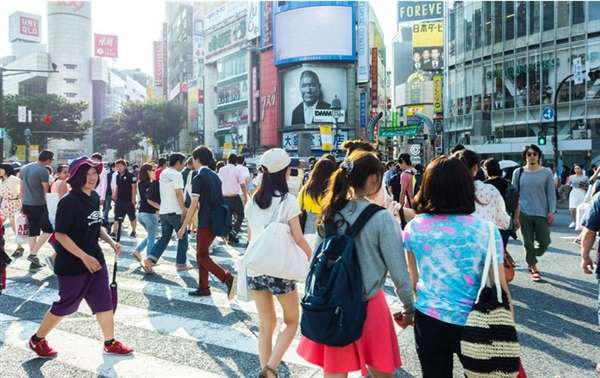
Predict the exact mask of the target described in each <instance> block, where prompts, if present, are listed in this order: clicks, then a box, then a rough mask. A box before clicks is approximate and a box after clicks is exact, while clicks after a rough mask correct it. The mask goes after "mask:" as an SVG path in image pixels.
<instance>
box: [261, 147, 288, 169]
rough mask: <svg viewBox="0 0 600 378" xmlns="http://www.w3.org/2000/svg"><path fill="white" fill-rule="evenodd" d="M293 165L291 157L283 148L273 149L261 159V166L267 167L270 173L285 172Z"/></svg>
mask: <svg viewBox="0 0 600 378" xmlns="http://www.w3.org/2000/svg"><path fill="white" fill-rule="evenodd" d="M290 163H291V159H290V155H288V153H287V152H285V150H283V149H281V148H272V149H270V150H268V151H267V152H265V153H264V154H263V155H262V156H261V157H260V165H262V166H263V167H265V168H266V169H267V170H268V171H269V173H275V172H279V171H282V170H284V169H285V168H287V167H288V166H289V165H290Z"/></svg>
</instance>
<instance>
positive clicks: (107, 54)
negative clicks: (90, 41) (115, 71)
mask: <svg viewBox="0 0 600 378" xmlns="http://www.w3.org/2000/svg"><path fill="white" fill-rule="evenodd" d="M94 55H95V56H98V57H101V58H118V57H119V37H118V36H116V35H107V34H94Z"/></svg>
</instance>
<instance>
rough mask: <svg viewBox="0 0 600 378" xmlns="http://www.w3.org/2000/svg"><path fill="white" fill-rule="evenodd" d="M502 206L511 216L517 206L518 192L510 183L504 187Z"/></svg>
mask: <svg viewBox="0 0 600 378" xmlns="http://www.w3.org/2000/svg"><path fill="white" fill-rule="evenodd" d="M504 204H505V205H506V211H507V212H508V213H509V214H510V215H512V214H514V213H515V211H516V210H517V207H518V206H519V190H518V189H517V188H516V187H515V186H514V185H513V184H511V183H508V185H507V186H506V191H505V192H504Z"/></svg>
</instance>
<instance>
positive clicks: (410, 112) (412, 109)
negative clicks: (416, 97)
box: [406, 105, 425, 117]
mask: <svg viewBox="0 0 600 378" xmlns="http://www.w3.org/2000/svg"><path fill="white" fill-rule="evenodd" d="M424 110H425V106H424V105H410V106H407V107H406V116H407V117H414V115H415V114H416V113H417V112H422V111H424Z"/></svg>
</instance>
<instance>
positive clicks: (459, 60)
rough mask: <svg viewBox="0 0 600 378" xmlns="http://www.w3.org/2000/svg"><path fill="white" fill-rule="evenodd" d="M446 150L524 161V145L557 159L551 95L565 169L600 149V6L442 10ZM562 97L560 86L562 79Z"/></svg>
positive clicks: (457, 6) (468, 5) (487, 5)
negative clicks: (541, 139)
mask: <svg viewBox="0 0 600 378" xmlns="http://www.w3.org/2000/svg"><path fill="white" fill-rule="evenodd" d="M446 25H447V30H448V33H446V46H447V49H446V50H447V53H446V59H447V67H446V70H445V77H446V80H447V84H448V85H446V87H445V88H446V89H445V112H444V118H445V124H444V138H445V143H444V144H445V146H446V149H448V148H449V147H451V146H453V145H456V144H458V143H461V144H464V145H467V146H468V147H469V148H472V149H474V150H475V151H478V152H480V153H482V154H483V155H493V156H496V157H498V158H502V159H513V160H519V159H520V152H521V150H522V148H523V146H524V145H525V144H527V143H537V142H538V136H539V135H540V134H541V135H548V138H547V140H548V142H547V144H546V145H544V146H542V149H543V151H544V154H545V159H551V158H552V157H553V151H552V135H553V134H552V121H551V120H547V119H545V118H551V117H544V114H543V113H544V110H546V112H547V114H546V116H548V115H550V114H551V110H553V108H552V109H551V110H550V111H549V110H548V109H547V108H549V107H552V105H553V101H554V96H555V95H557V101H558V106H557V109H554V110H555V111H556V112H557V113H558V147H559V151H560V155H561V159H562V161H563V162H564V163H567V164H571V163H573V162H580V163H585V162H592V161H594V162H595V161H596V160H597V159H596V157H597V156H598V154H599V152H600V80H596V79H593V80H590V79H589V78H587V77H586V73H585V72H582V71H588V72H589V71H590V70H593V69H595V68H597V67H600V2H598V1H589V2H584V1H569V2H567V1H557V2H554V1H543V2H538V1H536V2H533V1H531V2H529V1H492V2H481V1H476V2H466V1H465V2H463V1H457V2H454V4H453V6H452V7H450V8H449V9H448V11H447V14H446ZM572 73H576V75H575V77H573V78H572V79H570V80H568V81H567V82H566V83H565V85H564V86H563V87H562V89H561V90H560V92H558V94H557V93H556V90H557V87H558V84H559V83H560V82H561V81H562V80H563V79H564V78H566V77H567V76H568V75H570V74H572Z"/></svg>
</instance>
